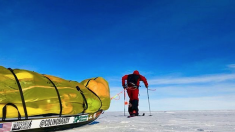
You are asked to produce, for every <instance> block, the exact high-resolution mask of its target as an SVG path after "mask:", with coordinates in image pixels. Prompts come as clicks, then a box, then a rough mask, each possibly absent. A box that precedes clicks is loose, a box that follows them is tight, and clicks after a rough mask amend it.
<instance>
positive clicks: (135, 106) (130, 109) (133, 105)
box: [128, 100, 139, 116]
mask: <svg viewBox="0 0 235 132" xmlns="http://www.w3.org/2000/svg"><path fill="white" fill-rule="evenodd" d="M129 104H130V105H129V107H128V112H129V114H130V115H132V114H135V115H136V116H138V115H139V108H138V106H139V100H131V101H129ZM133 111H135V113H133Z"/></svg>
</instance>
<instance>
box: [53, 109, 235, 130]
mask: <svg viewBox="0 0 235 132" xmlns="http://www.w3.org/2000/svg"><path fill="white" fill-rule="evenodd" d="M151 113H152V115H153V116H149V112H145V116H137V117H131V118H127V116H128V113H126V116H124V113H123V112H104V114H102V115H101V116H100V117H99V118H98V119H96V120H95V121H94V122H92V123H90V124H88V125H84V126H82V127H77V128H73V129H68V130H63V131H57V132H77V131H78V132H235V110H224V111H159V112H151ZM140 114H142V113H140Z"/></svg>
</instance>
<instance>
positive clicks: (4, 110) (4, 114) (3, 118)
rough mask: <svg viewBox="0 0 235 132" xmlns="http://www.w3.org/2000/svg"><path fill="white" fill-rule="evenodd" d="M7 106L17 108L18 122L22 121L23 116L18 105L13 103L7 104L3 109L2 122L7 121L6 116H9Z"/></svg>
mask: <svg viewBox="0 0 235 132" xmlns="http://www.w3.org/2000/svg"><path fill="white" fill-rule="evenodd" d="M7 105H11V106H13V107H15V108H16V110H17V112H18V120H21V115H20V112H19V110H18V108H17V106H16V105H14V104H12V103H7V104H6V105H5V106H4V107H3V108H2V121H5V119H6V116H7Z"/></svg>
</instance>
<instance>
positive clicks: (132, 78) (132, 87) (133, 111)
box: [122, 70, 148, 116]
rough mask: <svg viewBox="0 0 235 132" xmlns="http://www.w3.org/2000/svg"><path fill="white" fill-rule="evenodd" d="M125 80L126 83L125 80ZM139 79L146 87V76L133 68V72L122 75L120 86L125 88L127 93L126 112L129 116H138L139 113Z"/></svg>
mask: <svg viewBox="0 0 235 132" xmlns="http://www.w3.org/2000/svg"><path fill="white" fill-rule="evenodd" d="M126 80H127V84H125V81H126ZM140 81H143V82H144V84H145V87H146V88H148V82H147V80H146V78H145V77H144V76H142V75H140V74H139V71H137V70H135V71H134V72H133V74H129V75H124V76H123V77H122V86H123V88H124V89H126V90H127V94H128V96H129V98H130V100H129V107H128V112H129V114H130V116H138V115H139V109H138V106H139V97H138V95H139V84H140Z"/></svg>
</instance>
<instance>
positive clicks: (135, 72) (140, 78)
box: [122, 70, 148, 87]
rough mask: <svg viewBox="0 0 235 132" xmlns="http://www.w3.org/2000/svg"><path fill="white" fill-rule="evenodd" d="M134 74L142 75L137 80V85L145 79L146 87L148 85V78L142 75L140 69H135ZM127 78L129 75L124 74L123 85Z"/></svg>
mask: <svg viewBox="0 0 235 132" xmlns="http://www.w3.org/2000/svg"><path fill="white" fill-rule="evenodd" d="M133 74H135V75H139V76H140V77H139V79H138V81H137V86H139V84H140V81H143V82H144V85H145V87H148V82H147V79H146V78H145V77H144V76H142V75H140V73H139V71H137V70H135V71H134V72H133ZM127 78H128V75H124V76H123V77H122V86H124V85H125V80H127Z"/></svg>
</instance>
